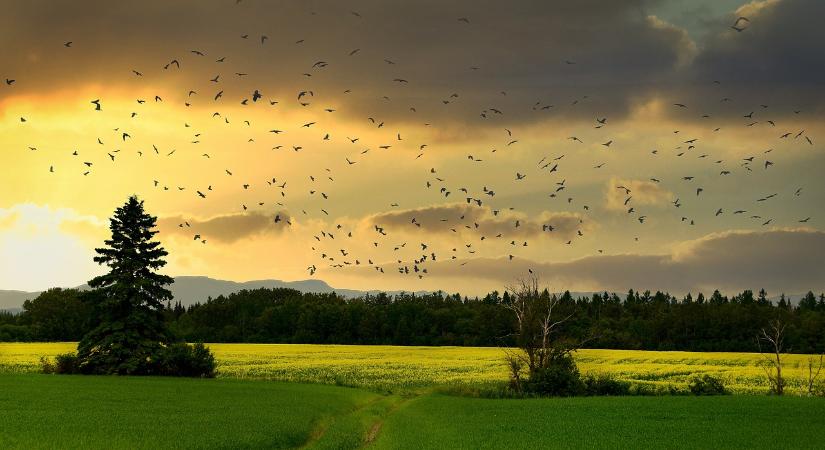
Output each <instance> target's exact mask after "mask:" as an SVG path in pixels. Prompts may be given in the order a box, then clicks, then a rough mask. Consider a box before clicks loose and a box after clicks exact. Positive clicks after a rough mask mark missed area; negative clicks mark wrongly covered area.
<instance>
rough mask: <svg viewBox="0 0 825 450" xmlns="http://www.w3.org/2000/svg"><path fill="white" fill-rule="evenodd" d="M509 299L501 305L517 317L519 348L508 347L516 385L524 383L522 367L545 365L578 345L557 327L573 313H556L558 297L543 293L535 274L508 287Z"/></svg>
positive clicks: (516, 337)
mask: <svg viewBox="0 0 825 450" xmlns="http://www.w3.org/2000/svg"><path fill="white" fill-rule="evenodd" d="M507 291H508V292H509V294H510V295H509V301H507V302H503V303H502V305H503V306H504V307H505V308H507V309H508V310H510V311H511V312H512V313H513V314H514V316H515V318H516V332H515V333H514V337H515V340H516V346H517V348H516V349H505V350H504V351H505V353H506V357H505V359H506V361H507V365H508V368H509V369H510V371H511V381H512V382H513V384H514V385H515V386H514V387H516V388H517V389H518V388H520V385H521V371H522V369H523V368H524V367H525V366H526V367H527V369H528V370H529V371H530V373H534V372H535V371H536V370H538V369H540V368H545V367H547V365H548V364H549V363H550V361H551V358H553V357H557V356H561V355H566V354H568V353H570V352H572V351H574V350H576V348H577V346H575V345H572V343H570V342H566V341H564V340H563V339H561V338H560V336H558V333H557V331H558V328H559V327H560V326H561V325H562V324H564V323H565V322H566V321H567V320H569V319H570V317H572V314H569V315H566V316H561V317H557V316H558V314H557V309H556V308H557V306H558V304H559V300H558V298H556V297H555V296H549V295H542V293H541V292H540V291H539V280H538V278H536V277H530V278H527V279H520V280H518V281H517V283H516V284H515V285H511V286H508V287H507Z"/></svg>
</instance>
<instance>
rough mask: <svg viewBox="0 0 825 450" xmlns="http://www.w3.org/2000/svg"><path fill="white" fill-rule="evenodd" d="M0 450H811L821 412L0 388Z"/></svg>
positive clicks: (676, 404) (798, 405) (779, 406)
mask: <svg viewBox="0 0 825 450" xmlns="http://www.w3.org/2000/svg"><path fill="white" fill-rule="evenodd" d="M0 417H2V420H0V448H3V449H18V448H19V449H40V448H84V449H96V448H101V449H104V448H105V449H121V448H122V449H140V448H301V447H305V448H323V449H333V448H335V449H347V448H361V447H367V448H377V449H383V448H387V449H390V448H391V449H398V448H409V449H446V448H467V449H475V448H503V449H504V448H507V449H512V448H536V449H538V448H651V447H658V448H766V449H767V448H771V449H775V448H817V447H821V445H822V442H823V441H825V401H823V400H822V399H818V398H801V397H788V398H777V397H767V396H727V397H703V398H697V397H615V398H609V397H601V398H596V397H591V398H570V399H531V400H487V399H475V398H463V397H452V396H445V395H440V394H432V393H424V394H421V395H418V396H415V397H404V396H399V395H381V394H377V393H374V392H372V391H367V390H362V389H357V388H346V387H336V386H324V385H318V384H312V385H308V384H299V383H281V382H271V381H261V380H257V381H255V380H231V379H214V380H193V379H174V378H137V377H93V376H87V377H84V376H59V375H39V374H2V375H0Z"/></svg>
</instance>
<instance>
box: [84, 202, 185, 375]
mask: <svg viewBox="0 0 825 450" xmlns="http://www.w3.org/2000/svg"><path fill="white" fill-rule="evenodd" d="M155 222H156V218H155V217H152V216H150V215H149V214H147V213H146V212H144V209H143V202H142V201H138V199H137V197H134V196H132V197H129V200H127V202H126V204H124V205H123V206H121V207H120V208H118V209H117V210H116V211H115V214H114V216H113V217H112V218H111V219H110V225H109V228H110V229H111V232H112V237H111V239H107V240H106V241H105V244H106V247H103V248H98V249H96V250H95V251H96V252H97V253H98V256H96V257H95V258H94V260H95V262H97V263H99V264H105V265H107V266H108V267H109V269H110V270H109V273H107V274H104V275H101V276H99V277H96V278H94V279H92V280H90V281H89V286H90V287H92V288H93V289H95V292H96V294H97V301H96V302H95V305H94V314H95V317H97V318H98V321H99V322H98V324H97V326H96V327H95V328H94V329H93V330H91V331H90V332H89V333H87V334H86V335H85V336H84V337H83V339H81V341H80V343H79V344H78V359H79V367H80V370H81V372H83V373H93V374H121V375H127V374H136V375H137V374H149V373H152V372H153V371H154V370H153V369H155V368H156V365H157V360H158V359H159V358H160V352H161V349H162V348H163V346H164V345H166V344H168V343H170V342H171V341H172V335H171V333H170V332H169V331H168V329H167V327H166V325H165V323H164V322H163V302H164V301H165V300H169V299H171V298H172V293H171V292H169V290H167V289H166V288H165V287H164V286H165V285H168V284H171V283H172V282H173V281H174V280H173V279H172V278H171V277H168V276H166V275H160V274H158V273H156V271H157V270H158V269H160V268H162V267H163V266H164V265H165V264H166V262H165V261H164V260H163V257H165V256H166V255H167V252H166V251H165V250H164V249H163V248H162V247H160V243H159V242H157V241H153V240H152V238H153V237H154V235H155V234H156V233H157V231H155V230H153V228H154V227H155Z"/></svg>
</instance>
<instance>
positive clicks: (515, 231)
mask: <svg viewBox="0 0 825 450" xmlns="http://www.w3.org/2000/svg"><path fill="white" fill-rule="evenodd" d="M366 221H367V223H368V224H369V226H378V227H383V228H385V230H386V232H388V233H389V232H393V231H398V230H404V231H408V232H423V233H428V234H432V233H437V234H443V235H451V234H461V233H463V232H465V231H466V232H472V233H474V234H480V235H482V236H486V237H493V236H496V235H498V234H501V235H502V236H503V237H505V238H522V239H526V238H532V237H537V236H544V237H547V238H551V239H557V240H565V241H567V240H570V239H574V238H575V237H576V236H577V232H578V231H579V230H581V231H582V232H584V231H587V230H590V229H592V227H593V226H594V224H593V223H591V222H590V221H587V222H584V221H583V220H582V218H581V216H580V215H578V214H573V213H568V212H550V211H545V212H543V213H541V214H539V215H538V216H536V217H532V218H528V217H527V216H525V215H523V214H514V213H512V212H511V211H508V210H503V211H497V210H495V211H494V210H492V209H490V208H489V207H486V206H482V207H479V206H475V205H472V204H461V203H455V204H449V205H436V206H428V207H424V208H417V209H408V210H403V211H392V212H386V213H380V214H376V215H373V216H370V217H368V218H367V219H366ZM516 222H518V226H516ZM549 227H552V228H553V230H552V231H551V230H550V229H549Z"/></svg>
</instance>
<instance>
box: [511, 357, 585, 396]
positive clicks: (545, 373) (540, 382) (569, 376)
mask: <svg viewBox="0 0 825 450" xmlns="http://www.w3.org/2000/svg"><path fill="white" fill-rule="evenodd" d="M524 390H525V391H526V392H529V393H534V394H538V395H545V396H554V397H570V396H574V395H581V394H582V393H583V392H584V383H582V380H581V376H580V375H579V369H578V367H576V362H575V361H573V357H572V356H570V354H568V353H560V354H554V355H553V356H552V357H551V358H550V360H549V361H548V363H547V365H546V367H541V368H538V369H535V370H534V371H533V372H531V373H530V377H529V378H528V380H527V382H526V383H524Z"/></svg>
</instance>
